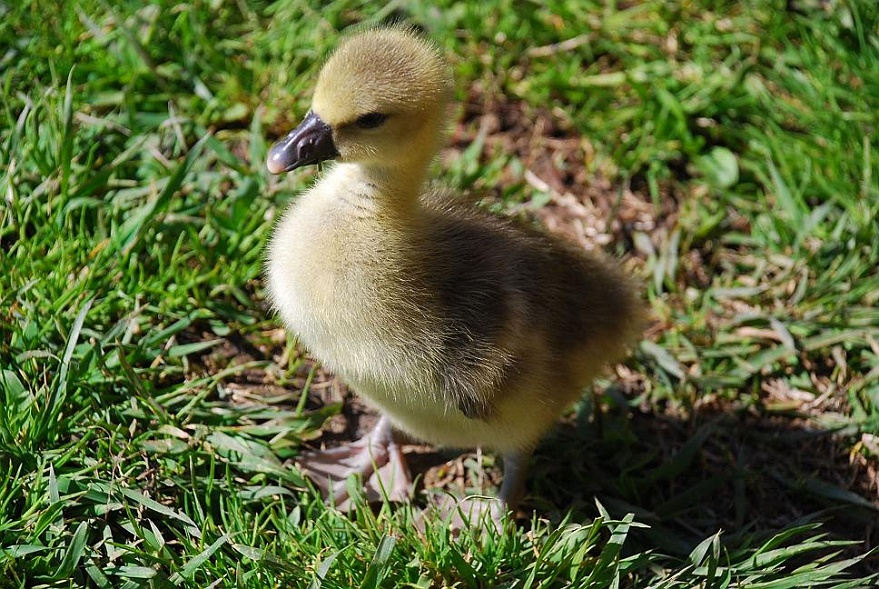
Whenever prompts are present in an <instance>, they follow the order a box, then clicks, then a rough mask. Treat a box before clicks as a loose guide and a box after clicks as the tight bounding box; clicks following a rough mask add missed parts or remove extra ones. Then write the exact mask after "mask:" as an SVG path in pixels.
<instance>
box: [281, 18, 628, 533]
mask: <svg viewBox="0 0 879 589" xmlns="http://www.w3.org/2000/svg"><path fill="white" fill-rule="evenodd" d="M451 95H452V79H451V75H450V72H449V68H448V66H447V64H446V62H445V61H444V59H443V57H442V56H441V54H440V52H439V51H438V50H437V48H436V47H435V46H434V45H432V44H431V43H430V42H428V41H426V40H425V39H423V38H421V37H420V36H419V35H418V34H416V33H415V32H413V31H412V30H409V29H406V28H403V27H392V28H377V29H370V30H366V31H362V32H359V33H357V34H354V35H352V36H349V37H348V38H347V39H345V40H344V41H343V42H342V43H341V44H340V45H339V47H338V48H337V49H336V51H335V52H334V53H333V54H332V55H331V57H330V58H329V59H328V61H327V62H326V64H325V65H324V66H323V69H322V70H321V72H320V74H319V76H318V79H317V86H316V88H315V91H314V95H313V100H312V104H311V110H310V111H309V112H308V113H307V115H306V116H305V118H304V120H303V121H302V123H301V124H300V125H299V126H298V127H297V128H296V129H294V130H293V131H291V132H290V133H289V134H288V135H287V136H286V137H284V138H283V139H282V140H281V141H279V142H278V143H277V144H276V145H274V146H273V147H272V148H271V150H270V152H269V156H268V162H267V167H268V170H269V172H271V173H273V174H280V173H284V172H289V171H290V170H293V169H295V168H298V167H300V166H304V165H308V164H317V163H319V162H323V161H326V160H336V163H335V165H333V166H332V167H330V168H329V169H328V170H327V171H326V172H325V173H324V174H323V176H322V177H321V179H320V180H319V181H318V182H317V183H316V184H315V185H314V186H313V187H312V188H311V189H310V190H307V191H306V192H305V193H303V194H302V195H300V196H299V198H298V200H297V201H296V202H295V203H294V204H293V205H292V206H291V207H290V208H289V210H287V212H286V213H285V214H284V216H283V218H282V219H281V221H280V223H279V224H278V226H277V228H276V231H275V233H274V236H273V238H272V240H271V244H270V247H269V255H268V263H267V278H268V289H269V293H270V297H271V299H272V301H273V303H274V306H275V307H276V308H277V310H278V312H279V313H280V316H281V318H282V319H283V321H284V323H285V324H286V326H287V327H288V328H289V329H290V330H291V331H292V332H294V333H296V334H297V335H298V337H299V340H300V341H301V342H302V343H303V344H304V345H305V346H306V347H307V348H308V349H309V350H310V352H311V353H312V354H313V355H314V356H315V357H316V358H318V359H319V360H321V361H322V363H323V364H324V365H325V366H326V367H328V368H329V369H331V370H333V371H334V372H335V373H336V374H337V375H338V376H340V377H341V378H342V379H343V380H344V381H345V382H347V383H348V385H349V386H350V387H351V388H352V389H353V390H354V391H356V392H357V393H359V394H360V395H362V396H363V397H365V398H366V399H367V400H368V401H369V402H370V403H371V404H372V405H373V406H374V407H375V408H377V409H378V410H379V412H380V413H381V416H382V417H381V418H380V420H379V422H378V424H377V426H376V427H375V429H374V430H373V431H372V432H371V433H370V434H369V435H367V436H366V437H365V438H363V439H362V440H360V441H358V442H355V443H353V444H351V445H349V446H346V447H342V448H335V449H332V450H328V451H324V452H321V453H312V454H308V455H305V456H304V457H303V458H302V460H301V462H300V467H301V468H302V469H303V470H304V471H305V472H306V473H307V474H308V475H309V476H310V477H312V478H313V479H314V480H315V482H316V483H317V484H319V485H321V486H322V488H323V489H324V491H326V492H327V493H328V495H329V496H330V497H331V500H332V501H334V502H335V503H336V504H337V505H338V504H343V503H345V502H347V501H348V492H347V486H346V483H345V480H346V478H347V476H348V475H349V474H352V473H357V474H359V475H360V476H361V477H362V478H363V481H366V482H367V483H369V481H371V485H372V487H373V488H374V489H381V490H382V492H383V493H385V494H386V495H388V496H390V497H391V498H392V499H401V498H404V497H406V496H407V495H408V491H409V487H410V479H409V476H408V470H407V468H406V466H405V461H404V459H403V455H402V452H401V451H400V447H399V445H398V440H397V435H398V432H400V431H402V432H405V433H406V434H409V435H410V436H412V437H415V438H418V439H421V440H424V441H426V442H429V443H432V444H435V445H440V446H446V447H453V448H466V447H477V446H481V447H487V448H490V449H493V450H495V451H497V452H499V453H500V454H501V456H502V458H503V462H504V471H505V472H504V481H503V484H502V486H501V489H500V491H499V494H498V499H499V500H500V503H501V509H502V510H503V511H506V510H514V509H515V508H516V506H517V504H518V502H519V500H520V498H521V496H522V494H523V489H524V482H525V476H526V471H527V465H528V461H529V458H530V456H531V453H532V451H533V449H534V447H535V445H536V444H537V442H538V441H539V439H540V437H541V435H542V434H543V433H544V432H546V430H547V429H549V428H550V427H551V426H552V424H553V423H554V421H555V420H556V419H557V418H558V416H559V414H560V413H561V412H562V411H563V410H564V409H565V408H566V407H568V406H569V405H570V404H571V403H573V402H574V401H575V400H576V399H577V398H578V396H579V395H580V394H581V392H582V390H583V388H584V387H585V386H587V385H588V384H589V383H590V381H592V379H593V378H594V377H595V376H596V375H597V374H598V373H599V372H600V370H601V369H602V367H603V366H605V365H606V364H608V363H609V362H614V361H616V360H619V359H620V358H622V357H623V356H624V354H625V352H626V350H627V348H628V347H629V346H630V345H632V344H633V343H634V342H635V341H636V339H637V338H638V336H639V334H640V331H641V325H642V317H643V313H642V308H641V305H640V303H639V297H638V296H637V294H636V293H635V289H634V288H633V286H632V283H631V282H630V280H628V279H627V278H626V277H625V276H623V275H622V274H621V272H620V271H619V269H618V268H617V267H616V266H615V265H614V264H613V263H611V262H609V261H606V260H604V259H602V258H601V257H599V256H597V255H592V254H587V253H585V252H583V251H579V250H577V249H575V248H574V247H572V246H569V245H567V244H564V243H561V242H559V241H557V240H556V239H553V238H550V237H548V236H545V235H543V234H540V233H538V232H536V231H532V230H529V229H523V228H520V227H518V226H514V225H513V224H511V223H510V222H508V221H506V220H502V219H500V218H496V217H494V216H491V215H489V214H487V213H485V212H483V211H481V210H478V209H476V208H474V207H472V206H468V205H465V204H462V203H461V202H460V201H457V200H455V199H454V198H452V197H451V196H450V195H449V194H447V193H444V192H443V191H442V190H437V189H434V188H431V187H430V186H429V185H428V168H429V165H430V163H431V161H432V160H433V158H434V157H435V155H436V153H437V151H438V150H439V148H440V147H441V143H442V139H443V136H444V129H445V127H446V126H447V124H448V122H449V121H448V119H449V113H450V102H451ZM498 513H500V512H499V511H497V510H492V514H493V516H494V517H495V518H497V517H498Z"/></svg>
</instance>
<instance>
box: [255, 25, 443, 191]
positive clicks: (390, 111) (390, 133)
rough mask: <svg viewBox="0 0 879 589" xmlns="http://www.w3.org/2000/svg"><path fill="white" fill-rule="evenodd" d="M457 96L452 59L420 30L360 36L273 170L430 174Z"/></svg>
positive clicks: (276, 152)
mask: <svg viewBox="0 0 879 589" xmlns="http://www.w3.org/2000/svg"><path fill="white" fill-rule="evenodd" d="M451 92H452V81H451V76H450V73H449V69H448V66H447V65H446V62H445V60H444V59H443V57H442V56H441V55H440V53H439V51H438V50H437V48H436V47H434V46H433V45H432V44H431V43H430V42H428V41H426V40H424V39H422V38H421V37H419V36H418V35H417V34H416V33H415V32H413V31H412V30H409V29H405V28H401V27H394V28H384V29H371V30H367V31H364V32H361V33H358V34H356V35H353V36H351V37H349V38H348V39H346V40H345V41H343V42H342V43H341V44H340V45H339V47H338V48H337V49H336V51H335V52H334V53H333V54H332V55H331V56H330V58H329V60H328V61H327V62H326V64H325V65H324V67H323V69H322V70H321V72H320V76H319V77H318V80H317V87H316V88H315V91H314V97H313V99H312V103H311V111H310V112H309V113H308V115H306V117H305V119H304V120H303V121H302V123H301V124H300V125H299V127H297V128H296V129H294V130H293V131H291V132H290V133H289V134H288V135H287V136H286V137H285V138H284V139H282V140H281V141H279V142H278V143H277V144H275V145H274V147H272V149H271V151H270V152H269V158H268V162H267V167H268V169H269V171H270V172H272V173H273V174H278V173H281V172H287V171H290V170H292V169H294V168H297V167H299V166H303V165H307V164H314V163H318V162H320V161H324V160H327V159H333V158H335V159H338V160H340V161H343V162H357V163H362V164H364V165H366V166H369V167H375V168H379V169H383V168H403V169H407V168H416V169H417V168H418V167H425V166H426V165H427V162H428V161H429V160H430V158H431V157H433V155H434V153H435V152H436V150H437V148H438V147H439V145H438V142H439V139H440V137H441V136H442V128H443V125H444V123H445V119H446V115H447V110H448V103H449V99H450V96H451ZM413 172H415V170H413Z"/></svg>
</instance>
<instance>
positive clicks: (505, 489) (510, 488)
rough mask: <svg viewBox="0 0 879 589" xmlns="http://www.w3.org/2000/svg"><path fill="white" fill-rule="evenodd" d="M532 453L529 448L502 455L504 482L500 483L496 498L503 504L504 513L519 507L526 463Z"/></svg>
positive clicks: (526, 470) (522, 492) (525, 474)
mask: <svg viewBox="0 0 879 589" xmlns="http://www.w3.org/2000/svg"><path fill="white" fill-rule="evenodd" d="M533 452H534V450H532V449H530V448H529V449H528V450H519V451H517V452H507V453H506V454H503V460H504V481H503V482H502V483H501V489H500V491H498V494H497V498H498V499H500V501H501V503H503V505H504V509H505V510H506V511H516V508H517V507H519V501H521V500H522V496H523V495H524V494H525V479H526V478H527V477H528V463H529V462H530V461H531V454H533Z"/></svg>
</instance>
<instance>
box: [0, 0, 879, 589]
mask: <svg viewBox="0 0 879 589" xmlns="http://www.w3.org/2000/svg"><path fill="white" fill-rule="evenodd" d="M399 18H405V19H408V20H410V21H411V22H413V23H415V24H417V25H419V26H421V27H423V28H424V30H425V31H426V33H427V34H428V35H429V36H430V37H431V38H433V39H434V40H435V41H436V42H437V43H438V44H439V45H440V46H441V47H442V48H443V49H444V51H445V52H446V53H447V54H448V56H449V59H450V61H451V63H452V65H453V68H454V71H455V74H456V82H457V94H456V97H457V103H458V108H457V111H456V121H457V124H456V126H455V127H454V128H453V129H451V130H450V134H449V135H450V136H449V142H448V148H447V149H446V150H444V151H443V153H442V157H441V158H439V159H438V161H437V163H436V175H437V177H439V178H441V179H442V180H443V181H444V182H445V183H446V184H448V185H450V186H452V187H454V188H457V189H459V190H462V191H467V192H470V193H472V194H473V195H475V196H476V197H478V198H480V199H481V200H480V202H481V206H485V207H487V208H489V209H491V210H493V211H495V212H496V213H497V214H500V215H513V216H517V217H520V218H522V219H523V220H524V221H525V222H533V223H540V224H543V225H545V226H546V227H548V228H549V229H550V230H552V231H556V232H558V233H560V234H562V235H564V236H566V237H567V238H569V239H571V240H573V241H575V242H578V243H581V244H583V246H584V247H593V248H595V247H600V248H604V249H605V250H606V251H607V252H608V253H609V255H613V256H618V257H619V259H620V263H621V264H623V265H624V266H625V267H626V268H627V269H628V270H629V271H630V272H631V273H633V274H635V275H637V276H639V277H640V279H641V280H642V281H643V284H644V292H645V295H644V299H645V305H649V307H650V309H651V324H650V326H649V328H648V330H647V331H646V333H645V336H644V341H643V342H642V343H641V344H640V346H639V347H638V349H637V350H635V351H634V353H633V354H632V356H631V357H630V358H629V359H628V360H627V362H626V363H625V364H624V365H621V366H618V367H615V368H613V369H611V370H608V372H607V374H606V375H605V376H604V377H603V378H601V379H600V380H599V381H598V382H596V383H595V386H594V388H593V390H591V391H584V396H583V398H582V401H581V402H580V403H579V404H578V405H577V406H575V407H574V408H572V410H571V412H570V413H569V414H568V415H567V416H566V417H565V418H564V419H563V420H562V421H561V423H560V424H559V427H558V428H557V429H556V430H554V431H553V432H552V433H550V434H549V435H548V436H547V438H546V440H545V441H544V443H543V444H542V445H541V446H540V448H539V449H538V451H537V453H536V455H535V457H534V459H533V465H532V472H531V475H530V477H529V481H528V490H527V496H526V498H525V501H524V504H523V507H522V509H521V510H520V512H519V513H518V514H517V518H516V521H515V522H511V524H510V526H509V527H508V529H507V530H506V531H505V532H504V533H500V534H496V533H492V532H476V531H465V532H462V533H461V534H460V535H459V536H457V537H455V536H453V535H452V534H451V533H450V531H449V529H448V528H447V526H445V525H444V523H443V522H442V521H440V520H439V519H437V518H433V517H430V516H428V517H427V518H426V519H425V520H424V522H423V525H422V526H421V527H420V528H419V527H417V526H415V525H414V524H413V522H414V521H415V520H416V518H418V517H419V513H418V512H419V509H420V506H421V505H422V504H423V501H422V500H421V499H420V497H416V501H415V504H414V505H412V506H409V505H402V506H401V505H387V504H386V505H381V506H373V507H370V506H367V505H365V504H364V503H363V502H362V501H361V502H360V503H359V504H358V507H357V509H356V510H355V511H354V512H352V513H350V514H343V513H339V512H338V511H336V510H334V509H332V508H330V507H327V506H326V505H325V504H324V503H323V502H322V500H321V498H320V497H319V496H318V495H317V494H316V493H315V492H314V490H313V489H310V488H309V486H308V484H307V483H306V481H304V480H303V479H302V477H301V476H300V475H299V474H298V472H297V471H296V469H295V467H294V466H293V465H292V461H293V459H294V458H295V457H296V456H297V454H298V453H299V452H300V449H301V448H302V447H303V445H309V444H318V443H322V442H327V443H335V441H338V440H339V439H343V438H346V437H350V436H351V435H352V433H353V432H354V431H355V430H358V429H362V428H363V427H365V426H366V425H368V423H369V421H370V414H369V413H368V412H367V411H365V410H364V409H363V407H362V405H360V404H359V403H358V402H357V401H356V400H355V399H353V398H352V397H351V396H350V395H349V393H348V391H347V390H346V389H345V387H344V385H343V384H342V383H340V382H338V381H337V380H335V379H334V378H333V376H332V375H331V374H328V373H327V372H326V371H324V370H322V369H321V367H320V366H319V365H318V364H316V363H315V362H314V361H313V360H312V359H311V358H310V357H309V356H308V355H307V353H306V351H304V350H302V349H300V348H299V347H298V346H297V344H296V342H295V339H294V338H293V335H292V334H286V333H284V331H283V330H282V329H281V326H280V322H279V321H278V319H277V318H276V317H275V316H274V314H273V312H272V310H271V309H270V308H269V305H268V303H267V301H266V293H265V289H264V283H263V279H262V272H263V260H264V256H265V247H266V242H267V239H268V237H269V235H270V233H271V230H272V227H273V223H274V222H275V220H276V219H277V217H278V215H279V214H280V212H281V211H282V210H283V209H284V207H285V206H286V205H287V204H288V203H289V202H291V200H292V199H294V198H295V195H296V193H297V192H298V191H300V190H302V189H303V188H304V187H306V186H308V185H309V183H310V182H312V181H313V179H314V175H315V173H317V171H316V170H311V171H307V170H306V171H297V172H294V173H292V174H289V175H286V176H283V177H278V178H276V177H269V175H268V174H267V172H266V171H265V167H264V161H265V155H266V150H267V145H268V144H270V143H271V141H273V140H274V139H276V138H278V137H279V136H281V135H282V134H283V133H285V132H286V131H288V130H289V129H290V128H291V127H292V126H293V125H295V124H296V122H297V121H298V120H299V119H300V118H301V117H302V115H303V114H304V113H305V112H306V110H307V108H308V102H309V91H310V88H311V87H312V86H313V83H314V77H315V74H316V71H317V69H318V68H319V67H320V64H321V60H322V58H323V57H324V56H325V55H326V54H327V52H328V51H330V50H331V48H332V47H333V46H334V45H335V42H336V41H337V39H338V37H339V35H340V34H341V33H342V32H343V31H344V30H345V29H346V28H348V27H351V26H355V25H357V24H358V23H364V22H366V23H375V22H381V21H383V20H387V19H399ZM0 72H2V75H0V119H2V122H0V335H2V337H0V473H2V474H0V587H3V588H5V587H82V586H95V587H131V588H134V587H169V586H182V587H193V588H196V587H197V588H201V587H208V586H211V587H287V586H292V587H314V588H317V587H329V588H335V587H446V586H447V587H510V588H512V587H577V588H579V587H596V588H597V587H644V588H646V587H651V588H665V587H668V588H671V587H732V586H737V587H762V588H783V587H840V588H841V587H852V588H854V587H864V586H874V584H875V583H877V582H879V581H877V577H876V575H875V571H877V570H879V557H877V554H876V553H874V552H873V551H872V548H873V547H874V546H875V545H876V544H877V542H879V532H877V530H879V460H877V456H879V270H877V267H879V5H877V4H876V3H875V2H873V1H872V0H849V1H846V0H830V1H827V2H823V1H818V0H800V1H789V2H782V1H780V0H776V1H773V2H770V1H767V0H755V1H754V2H748V3H717V2H708V1H705V0H696V1H693V2H684V1H679V2H659V1H652V0H643V1H638V0H635V1H632V2H624V3H614V2H607V3H603V2H597V1H593V0H585V1H583V2H580V1H574V0H547V1H545V2H536V1H535V2H529V1H525V0H522V1H519V2H513V1H511V0H483V1H482V2H479V3H475V2H474V3H469V2H452V1H449V0H440V1H439V2H436V3H426V2H419V1H413V2H402V1H398V2H390V3H388V4H386V5H380V4H378V3H368V2H355V1H353V0H350V1H349V0H334V1H332V2H329V3H324V2H314V1H311V2H309V1H305V0H300V1H296V0H281V1H279V2H275V3H271V4H267V3H262V2H253V1H250V0H238V1H236V2H224V1H223V0H211V1H209V2H205V1H203V0H199V1H194V2H190V3H178V2H167V1H164V0H157V1H156V2H151V3H143V2H134V1H130V0H119V1H114V0H83V1H82V2H59V3H56V4H55V5H53V6H50V5H49V4H47V3H44V2H36V1H35V0H18V1H14V2H10V1H2V0H0ZM322 427H323V430H322ZM321 431H325V432H327V433H323V434H322V433H321ZM412 452H413V455H414V457H415V458H416V465H420V466H418V467H417V468H416V471H417V472H418V474H420V475H421V478H422V481H423V485H424V486H425V487H428V488H438V489H444V490H448V491H451V492H454V491H457V492H460V491H462V490H464V489H468V490H476V491H479V492H493V491H494V487H495V485H496V475H497V473H498V472H499V471H498V468H497V466H496V464H495V457H494V456H493V455H492V454H491V453H489V452H486V453H485V454H482V453H467V454H464V455H463V457H457V456H456V454H455V453H450V452H431V451H429V450H427V449H424V448H421V447H413V448H412Z"/></svg>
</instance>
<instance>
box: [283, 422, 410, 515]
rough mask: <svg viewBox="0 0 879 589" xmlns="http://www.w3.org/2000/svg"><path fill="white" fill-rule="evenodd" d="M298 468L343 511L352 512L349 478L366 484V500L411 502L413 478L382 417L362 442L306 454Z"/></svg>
mask: <svg viewBox="0 0 879 589" xmlns="http://www.w3.org/2000/svg"><path fill="white" fill-rule="evenodd" d="M297 465H298V466H299V470H301V471H302V473H303V474H304V475H305V476H307V477H308V478H310V479H311V480H312V481H313V482H314V484H315V485H316V486H317V487H318V488H319V489H320V490H321V491H322V493H323V495H324V497H325V498H326V500H327V503H329V504H331V505H334V506H335V507H336V508H337V509H339V510H341V511H350V510H351V507H352V505H351V501H350V497H349V492H348V477H350V476H351V475H352V474H353V475H357V476H358V477H359V479H360V480H362V481H363V488H364V492H365V495H366V499H367V501H369V502H378V501H381V500H383V499H385V498H387V499H388V500H390V501H397V502H405V501H408V500H409V492H410V489H411V487H412V477H411V476H410V474H409V468H408V466H407V465H406V459H405V457H404V456H403V451H402V449H401V447H400V445H399V444H398V443H397V442H396V440H395V439H394V432H393V429H392V427H391V423H390V421H389V420H388V419H387V418H386V417H382V418H381V419H380V420H379V422H378V424H376V426H375V429H373V430H372V431H371V432H370V433H369V434H367V435H366V436H364V437H363V438H361V439H359V440H357V441H356V442H352V443H350V444H347V445H345V446H340V447H338V448H331V449H329V450H320V451H314V452H309V453H307V454H304V455H303V456H302V457H301V458H300V459H299V460H298V461H297Z"/></svg>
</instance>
